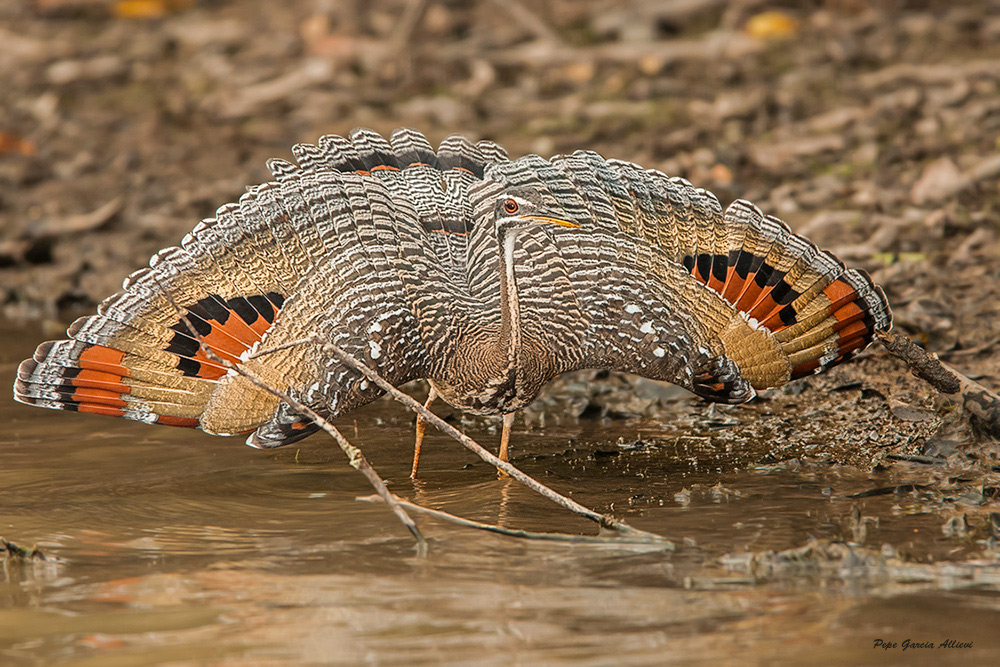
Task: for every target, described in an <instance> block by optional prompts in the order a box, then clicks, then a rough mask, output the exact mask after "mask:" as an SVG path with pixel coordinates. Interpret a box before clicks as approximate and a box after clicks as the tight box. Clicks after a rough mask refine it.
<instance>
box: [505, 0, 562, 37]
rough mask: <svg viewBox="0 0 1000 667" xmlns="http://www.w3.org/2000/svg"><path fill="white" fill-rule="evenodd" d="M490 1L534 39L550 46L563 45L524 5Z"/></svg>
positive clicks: (513, 2)
mask: <svg viewBox="0 0 1000 667" xmlns="http://www.w3.org/2000/svg"><path fill="white" fill-rule="evenodd" d="M490 1H491V2H492V3H493V4H494V5H496V6H497V7H499V8H500V9H502V10H504V11H506V12H507V13H508V14H510V17H511V18H512V19H514V20H515V21H517V22H518V23H519V24H520V25H521V27H522V28H524V29H525V30H527V31H528V32H530V33H532V34H533V35H534V36H535V38H536V39H540V40H543V41H545V42H549V43H550V44H559V45H562V44H563V41H562V39H560V38H559V35H557V34H556V33H555V31H554V30H552V28H550V27H549V26H548V24H546V23H545V21H543V20H542V18H541V17H540V16H539V15H538V14H536V13H535V12H533V11H531V10H530V9H528V8H527V7H526V6H525V5H524V3H521V2H518V1H517V0H490Z"/></svg>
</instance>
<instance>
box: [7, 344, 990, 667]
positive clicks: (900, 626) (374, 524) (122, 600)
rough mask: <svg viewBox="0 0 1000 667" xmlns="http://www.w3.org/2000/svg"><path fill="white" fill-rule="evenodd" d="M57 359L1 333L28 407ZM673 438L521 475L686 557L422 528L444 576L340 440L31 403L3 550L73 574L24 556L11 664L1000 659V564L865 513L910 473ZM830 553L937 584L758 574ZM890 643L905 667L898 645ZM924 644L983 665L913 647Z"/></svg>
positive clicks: (445, 491) (449, 488)
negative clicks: (38, 355)
mask: <svg viewBox="0 0 1000 667" xmlns="http://www.w3.org/2000/svg"><path fill="white" fill-rule="evenodd" d="M41 339H42V336H41V334H40V333H39V332H38V331H35V330H24V329H12V328H10V327H8V328H4V329H0V340H2V344H0V386H2V387H9V386H10V384H11V383H12V381H13V375H14V371H15V369H16V366H17V362H18V361H19V360H20V359H21V358H23V357H24V356H27V355H28V354H30V352H31V350H32V349H33V348H34V345H35V343H37V342H38V341H39V340H41ZM4 391H8V390H7V389H4ZM672 418H673V416H672V415H670V416H666V417H665V418H664V420H663V421H654V420H624V421H615V422H607V421H600V420H590V421H587V420H584V421H581V422H580V423H579V424H578V425H573V426H565V425H563V426H558V427H553V426H549V427H547V428H545V429H544V430H543V429H541V428H539V427H537V426H536V427H532V428H527V427H525V426H523V425H522V426H521V427H520V428H518V427H515V433H514V443H515V455H514V463H515V464H516V465H518V466H519V467H521V468H522V469H523V470H524V471H525V472H527V473H528V474H531V475H534V476H536V477H538V478H539V479H541V480H542V481H544V482H545V483H547V484H549V485H551V486H553V487H554V488H556V489H557V490H559V491H561V492H563V493H567V494H568V495H571V496H572V497H573V498H574V499H575V500H577V501H579V502H581V503H583V504H585V505H588V506H590V507H593V508H595V509H598V510H601V511H609V512H612V513H614V514H615V515H617V516H620V517H622V518H624V519H626V520H627V521H629V522H630V523H632V524H633V525H634V526H636V527H638V528H642V529H644V530H648V531H652V532H656V533H660V534H662V535H665V536H667V537H669V538H670V539H671V540H673V541H674V542H675V544H676V545H677V549H676V551H674V552H669V551H665V550H663V549H658V548H650V547H631V548H630V547H625V546H623V545H593V544H578V545H566V544H551V543H542V542H533V541H526V540H518V539H512V538H506V537H500V536H495V535H492V534H487V533H482V532H479V531H474V530H470V529H464V528H459V527H455V526H452V525H449V524H444V523H441V522H439V521H434V520H427V519H419V522H420V524H421V526H422V527H423V530H424V532H425V534H426V535H427V537H428V538H429V542H430V551H429V554H428V555H427V556H426V557H418V556H417V555H416V554H415V551H414V548H413V543H412V540H411V539H410V537H409V535H408V533H407V532H406V530H405V529H404V528H402V526H401V525H400V524H399V523H398V522H397V521H396V520H395V519H394V517H393V516H392V515H391V514H390V513H389V512H388V511H387V510H386V509H385V508H384V507H382V506H380V505H377V504H370V503H363V502H358V501H357V500H356V498H357V497H358V496H367V495H369V494H370V493H371V490H370V488H369V487H368V486H367V484H366V482H365V480H364V478H363V477H361V475H359V474H358V473H356V472H355V471H353V470H352V469H351V468H350V467H349V466H348V465H347V462H346V461H345V460H344V457H343V455H342V454H341V452H340V450H339V449H338V448H337V447H336V446H335V445H334V444H333V443H332V442H331V441H330V440H329V439H327V438H326V437H324V436H314V437H312V438H310V439H309V440H307V441H305V442H303V443H301V444H299V445H293V446H291V447H288V448H285V449H281V450H276V451H272V452H261V451H256V450H252V449H249V448H247V447H245V446H243V445H242V444H241V442H240V440H238V439H226V438H217V437H212V436H208V435H205V434H202V433H200V432H192V431H187V430H179V429H171V428H164V427H148V426H143V425H139V424H133V423H129V422H124V421H119V420H113V419H108V418H102V417H95V416H90V415H77V414H70V413H56V412H51V411H45V410H40V409H33V408H28V407H25V406H20V405H16V404H14V403H13V402H12V401H11V400H10V399H9V398H5V399H3V400H0V425H2V433H0V488H2V489H3V491H2V496H0V535H2V536H3V537H5V538H6V539H8V540H11V541H12V542H15V543H17V544H19V545H21V546H25V547H30V546H31V545H32V544H37V546H38V548H39V549H40V550H42V551H43V552H45V553H46V554H49V555H51V556H55V557H58V559H59V560H58V562H38V561H34V562H16V561H13V560H8V561H6V562H5V564H4V568H5V569H4V577H3V578H2V579H0V663H7V662H8V661H9V662H13V663H17V664H51V663H59V664H73V665H91V664H92V665H130V664H151V663H167V664H222V665H225V664H234V665H235V664H248V663H252V664H267V665H270V664H276V665H277V664H319V663H324V664H331V663H332V664H357V663H364V662H369V663H374V664H407V665H414V664H438V663H461V664H483V665H486V664H500V663H502V664H523V665H536V664H564V663H565V664H583V665H608V664H623V663H629V664H659V663H665V662H669V663H696V662H710V663H715V662H719V661H722V662H727V661H728V662H730V663H733V664H735V663H736V662H739V663H768V664H775V663H780V664H830V663H841V664H875V663H878V664H882V663H884V662H886V661H899V662H905V663H907V664H912V663H918V664H919V663H921V662H927V663H928V664H930V663H934V664H941V663H942V662H956V663H957V662H962V663H963V664H965V663H969V664H984V663H986V662H988V660H989V658H990V656H991V655H992V656H993V657H995V654H994V653H992V651H995V650H996V649H997V648H998V646H1000V641H998V640H997V638H996V629H997V628H998V627H1000V596H998V595H997V591H998V590H1000V585H998V579H997V578H996V570H991V569H989V567H988V566H989V564H984V569H983V570H982V572H981V574H980V575H976V576H971V577H970V575H969V571H968V568H966V569H964V570H961V571H958V570H956V571H955V572H954V576H951V577H949V576H939V574H940V571H939V570H940V568H939V570H929V569H928V568H930V567H932V566H930V565H928V566H926V567H921V566H920V562H921V561H923V562H929V561H931V560H940V559H945V560H947V559H954V558H958V557H960V556H961V552H962V549H963V545H962V543H961V542H956V541H954V540H949V539H946V538H944V536H943V534H942V529H941V524H942V518H941V517H940V516H937V515H935V514H934V513H929V512H926V511H923V510H918V509H913V508H914V507H919V505H918V504H916V503H911V502H910V500H912V499H916V498H917V496H918V495H919V491H917V492H914V493H913V494H902V495H900V494H888V495H880V496H871V497H865V498H851V497H848V496H849V495H850V494H853V493H856V492H859V491H865V490H868V489H872V488H875V487H885V486H889V485H893V484H903V483H906V481H907V477H906V473H905V470H904V471H901V472H900V471H895V472H891V473H882V474H879V475H877V476H871V475H869V474H867V473H865V472H864V471H859V470H857V469H854V468H843V467H836V468H831V467H827V468H821V467H818V466H808V465H807V466H801V467H795V466H778V467H770V468H768V467H764V466H749V467H747V466H746V465H745V463H744V462H745V461H746V460H747V453H748V452H749V451H753V449H754V448H757V449H758V450H759V449H760V448H767V447H769V446H770V443H753V442H747V443H745V447H744V448H743V449H739V448H736V449H734V448H728V449H727V448H722V449H716V448H713V447H712V446H710V444H711V440H710V438H708V437H707V436H706V435H705V432H703V431H692V432H691V433H690V434H687V435H680V436H679V435H678V434H677V429H676V427H670V425H669V424H668V423H667V422H668V421H669V420H670V419H672ZM339 425H340V426H341V427H342V428H343V430H344V432H345V434H346V435H347V436H348V437H349V438H351V439H352V440H353V441H354V442H355V444H357V445H359V446H361V447H362V448H363V449H364V451H365V452H366V454H367V455H368V457H369V459H370V461H371V462H372V464H373V465H374V467H375V468H376V469H377V470H378V471H379V472H380V473H381V474H382V476H383V477H385V478H386V479H387V480H389V481H390V483H391V488H392V489H393V490H394V491H395V492H396V493H398V494H400V495H402V496H405V497H408V498H411V499H413V500H415V501H418V502H421V503H423V504H426V505H429V506H433V507H439V508H443V509H447V510H448V511H451V512H454V513H456V514H460V515H462V516H466V517H469V518H473V519H477V520H481V521H487V522H496V523H500V524H502V525H505V526H509V527H517V528H524V529H530V530H558V531H563V532H577V533H581V534H584V533H593V532H594V531H593V528H592V526H591V525H589V524H588V523H587V522H585V521H583V520H580V519H578V518H575V517H573V516H571V515H568V514H566V513H565V512H563V511H562V510H559V509H557V508H555V507H554V506H552V505H550V504H548V503H547V502H546V501H544V500H543V499H541V498H539V497H538V496H535V495H534V494H532V493H531V492H529V491H527V490H525V489H523V488H522V487H520V486H519V485H517V484H516V483H513V482H511V481H509V480H499V479H497V478H496V475H495V473H494V471H492V470H491V469H490V468H489V467H488V466H486V465H485V464H483V463H482V462H480V461H478V459H475V458H474V457H473V456H472V455H471V454H469V453H468V452H467V451H465V450H464V449H462V448H461V447H460V446H459V445H457V444H456V443H454V442H452V441H450V440H447V439H445V438H443V437H440V436H437V435H431V434H430V433H429V439H428V444H427V447H426V451H427V453H426V455H425V458H424V460H423V463H422V465H423V475H422V477H421V479H420V480H419V481H418V482H416V483H414V482H411V481H410V480H408V479H407V474H408V470H409V456H410V447H411V444H412V418H411V416H410V415H408V414H407V413H406V412H404V411H403V410H402V409H400V408H398V407H396V406H395V405H392V404H389V403H387V402H384V401H380V402H378V403H377V404H375V405H372V406H369V407H368V408H366V409H364V410H362V411H359V412H358V413H357V414H355V415H352V416H350V417H348V418H344V419H341V420H339ZM468 431H469V434H470V435H472V436H473V437H474V438H476V439H477V440H479V441H480V442H482V443H484V444H487V445H494V444H495V442H496V440H497V434H496V433H495V432H493V431H491V430H490V428H489V427H488V426H484V425H483V424H482V423H477V424H475V425H473V426H470V427H469V428H468ZM640 438H641V441H642V443H641V444H632V443H634V442H635V441H636V440H639V439H640ZM706 443H707V444H706ZM758 458H759V457H758ZM855 512H856V513H858V514H859V515H860V516H861V517H862V519H861V521H860V525H861V526H863V528H862V529H861V530H860V532H859V527H858V526H859V522H858V521H856V520H855V521H852V513H855ZM865 517H870V520H866V519H865ZM876 518H877V523H876V522H875V521H874V519H876ZM811 539H816V540H820V541H824V540H826V541H834V542H838V541H840V542H843V541H851V540H853V541H855V542H857V543H858V544H860V545H863V546H864V547H867V548H868V550H869V551H875V552H877V551H878V550H879V549H880V547H881V545H882V544H888V545H892V548H893V549H895V550H896V551H897V552H899V553H901V554H906V555H907V556H908V561H909V562H914V566H913V567H914V569H913V570H912V574H911V575H907V576H900V574H899V572H898V568H897V570H896V571H888V570H886V571H882V572H879V571H877V570H875V571H873V570H872V568H867V569H859V570H858V572H859V573H860V574H857V576H854V575H852V574H851V573H845V572H843V571H839V572H838V571H834V572H833V573H832V574H831V572H829V571H826V570H810V569H809V568H807V567H804V568H802V571H801V572H794V571H793V572H792V573H791V574H787V575H786V576H767V577H761V576H760V573H759V572H755V571H753V569H752V568H750V567H749V566H746V563H747V562H748V560H747V558H748V557H747V556H746V554H748V553H750V552H763V551H767V550H775V551H780V550H784V549H790V548H796V547H802V546H804V545H806V544H808V543H809V541H810V540H811ZM956 554H957V556H956ZM938 565H942V563H938ZM943 565H947V563H944V564H943ZM929 572H931V573H932V574H933V576H931V575H930V574H928V573H929ZM934 573H936V574H934ZM904 574H905V573H904ZM876 639H882V640H884V641H886V642H897V643H898V644H899V645H900V647H897V648H892V649H889V650H888V651H883V650H882V649H876V648H873V645H874V642H875V640H876ZM907 639H908V640H910V641H911V642H933V643H934V644H935V646H937V645H938V644H940V643H941V642H944V641H946V640H949V639H950V640H953V641H955V642H960V643H965V642H973V648H972V649H965V648H935V649H933V650H931V649H916V648H909V649H908V650H907V651H905V652H904V651H903V650H902V648H901V645H902V643H903V642H904V640H907ZM734 656H739V659H737V658H735V657H734Z"/></svg>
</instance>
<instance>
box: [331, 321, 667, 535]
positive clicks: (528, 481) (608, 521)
mask: <svg viewBox="0 0 1000 667" xmlns="http://www.w3.org/2000/svg"><path fill="white" fill-rule="evenodd" d="M315 342H316V344H317V345H319V346H321V347H322V349H323V351H324V352H327V353H328V354H331V355H333V356H334V357H335V358H336V359H338V360H339V361H341V362H343V363H345V364H347V365H348V366H350V367H351V368H354V369H355V370H357V371H359V372H360V373H361V374H362V375H364V376H365V377H366V378H368V379H369V380H370V381H371V382H373V383H374V384H375V385H377V386H378V387H379V388H380V389H382V390H383V391H385V392H386V393H388V394H389V395H390V396H392V397H393V398H394V399H396V400H397V401H399V402H400V403H402V404H403V405H405V406H407V407H408V408H410V409H411V410H413V411H414V412H416V413H417V414H419V415H420V416H421V417H423V418H424V419H425V420H426V421H427V422H428V423H431V424H433V425H434V426H435V427H436V428H437V429H438V430H439V431H441V432H443V433H445V434H447V435H449V436H451V437H452V438H454V439H455V440H458V441H459V442H460V443H462V445H464V446H465V447H466V448H467V449H469V450H471V451H472V452H474V453H475V454H476V455H477V456H478V457H479V458H481V459H482V460H484V461H486V462H487V463H489V464H490V465H492V466H496V467H497V468H499V469H500V470H502V471H504V472H505V473H507V474H508V475H510V476H511V477H513V478H514V479H516V480H517V481H519V482H520V483H521V484H523V485H524V486H526V487H528V488H529V489H531V490H532V491H534V492H535V493H538V494H539V495H541V496H544V497H545V498H548V499H549V500H551V501H552V502H554V503H556V504H557V505H560V506H562V507H564V508H566V509H568V510H569V511H571V512H574V513H575V514H578V515H580V516H582V517H585V518H587V519H590V520H591V521H594V522H595V523H597V524H598V525H599V526H601V527H602V528H607V529H610V530H613V531H615V532H618V533H621V534H625V535H636V536H638V535H641V536H644V537H645V538H646V539H649V540H654V541H662V540H666V538H664V537H662V536H661V535H656V534H655V533H649V532H646V531H644V530H639V529H637V528H633V527H632V526H630V525H628V524H627V523H625V522H624V521H621V520H619V519H616V518H614V517H611V516H608V515H606V514H600V513H599V512H595V511H594V510H591V509H588V508H586V507H584V506H583V505H581V504H580V503H578V502H576V501H574V500H571V499H569V498H567V497H566V496H564V495H562V494H560V493H557V492H556V491H554V490H552V489H551V488H549V487H547V486H545V485H544V484H542V483H541V482H539V481H537V480H535V479H534V478H532V477H529V476H528V475H526V474H524V473H523V472H521V471H520V470H518V469H517V468H515V467H514V466H512V465H511V464H510V463H507V462H506V461H501V460H500V459H499V458H497V457H496V456H494V455H493V454H492V453H490V452H489V451H487V450H486V449H484V448H483V447H482V446H481V445H480V444H479V443H477V442H476V441H475V440H473V439H472V438H470V437H469V436H467V435H465V434H464V433H462V432H461V431H459V430H458V429H456V428H455V427H453V426H452V425H451V424H448V423H447V422H445V421H444V420H443V419H441V418H440V417H438V416H437V415H435V414H434V413H433V412H431V411H430V410H427V409H425V408H424V406H423V405H421V404H420V403H419V402H417V401H416V400H414V399H413V398H412V397H411V396H409V395H407V394H405V393H403V392H401V391H400V390H398V389H396V387H394V386H392V385H391V384H390V383H389V382H386V381H385V380H384V379H383V378H382V376H380V375H379V374H378V373H376V372H375V371H374V370H372V369H371V368H369V367H368V366H367V365H365V364H364V363H362V362H361V361H358V360H357V359H355V358H354V357H352V356H351V355H350V354H348V353H347V352H345V351H344V350H342V349H340V348H339V347H337V346H336V345H334V344H333V343H330V342H328V341H325V340H323V339H321V338H320V337H318V336H317V337H316V338H315Z"/></svg>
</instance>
